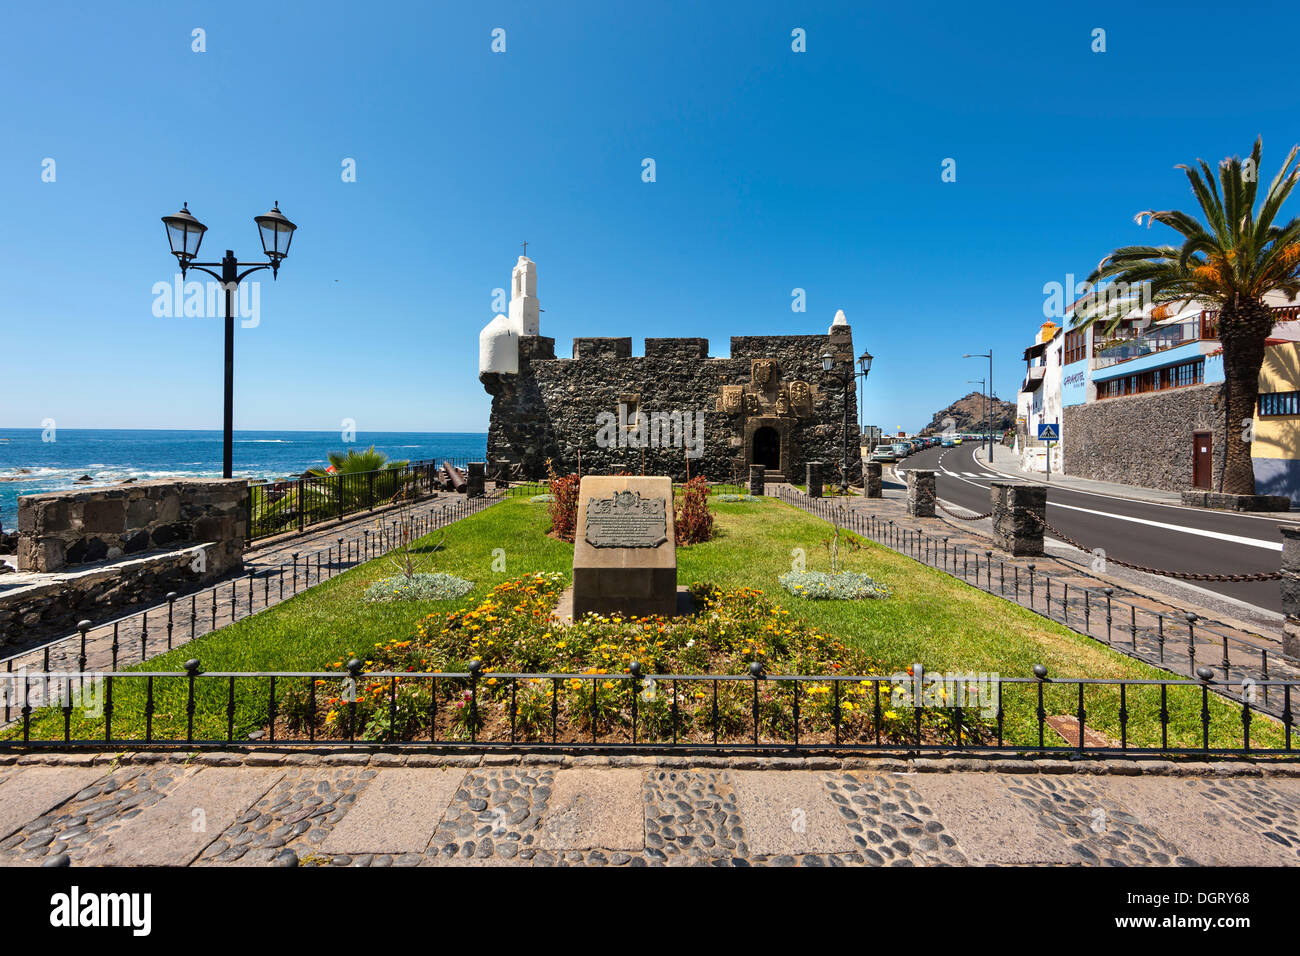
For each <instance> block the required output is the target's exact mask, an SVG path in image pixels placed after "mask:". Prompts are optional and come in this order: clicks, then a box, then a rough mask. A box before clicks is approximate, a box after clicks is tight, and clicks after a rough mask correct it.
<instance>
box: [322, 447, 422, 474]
mask: <svg viewBox="0 0 1300 956" xmlns="http://www.w3.org/2000/svg"><path fill="white" fill-rule="evenodd" d="M328 457H329V463H330V465H332V466H333V468H334V470H333V471H332V472H327V471H326V470H325V469H323V468H312V469H310V471H311V473H312V474H313V475H317V476H319V477H324V476H325V475H327V474H334V475H357V474H361V473H362V472H366V471H384V470H386V469H393V468H405V467H406V462H404V461H389V460H388V456H387V455H385V454H384V453H383V452H382V451H375V446H374V445H371V446H370V447H369V448H367V449H366V450H365V451H357V450H356V449H354V448H349V449H348V452H347V454H346V455H345V454H343V452H341V451H332V452H330V453H329V456H328Z"/></svg>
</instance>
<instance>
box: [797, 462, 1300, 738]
mask: <svg viewBox="0 0 1300 956" xmlns="http://www.w3.org/2000/svg"><path fill="white" fill-rule="evenodd" d="M778 496H779V497H780V498H781V500H783V501H785V502H787V503H788V504H792V505H794V506H795V507H798V508H801V509H803V510H805V511H808V512H811V513H812V514H815V515H817V516H818V517H819V518H822V519H823V520H825V521H829V522H832V523H838V524H840V525H841V526H842V527H844V528H846V529H847V530H849V531H851V532H853V533H854V534H858V535H861V536H862V537H864V538H869V539H871V540H873V541H875V542H877V543H878V544H881V545H884V546H885V547H887V548H890V549H891V550H894V551H897V552H899V553H901V554H905V555H907V556H908V557H911V558H913V559H914V560H916V561H919V562H921V563H922V564H925V565H928V566H929V567H932V568H936V569H938V570H942V571H944V572H946V573H948V574H951V575H952V576H954V577H957V578H960V579H961V580H962V581H964V582H965V583H967V584H970V585H972V586H974V587H977V588H979V589H980V590H982V591H986V592H988V593H989V594H995V595H997V596H999V597H1003V598H1007V599H1008V600H1011V601H1014V602H1015V603H1017V604H1020V605H1021V606H1022V607H1026V608H1028V609H1029V610H1032V611H1034V612H1036V613H1038V614H1041V615H1042V616H1043V617H1046V618H1048V619H1049V620H1053V621H1056V622H1057V623H1060V624H1064V625H1065V626H1066V627H1069V628H1071V629H1072V630H1074V631H1077V632H1078V633H1080V634H1084V635H1086V636H1088V637H1092V638H1094V639H1096V640H1099V641H1101V642H1102V643H1104V644H1106V645H1108V646H1110V647H1112V648H1114V649H1115V650H1118V651H1121V652H1122V653H1124V654H1126V655H1127V656H1129V657H1132V658H1135V659H1137V660H1140V661H1142V662H1143V663H1147V664H1151V665H1154V666H1157V667H1162V668H1166V669H1168V670H1172V671H1175V672H1177V673H1182V674H1185V675H1187V676H1189V677H1190V676H1193V675H1195V674H1197V673H1199V669H1200V668H1201V667H1202V666H1208V667H1210V668H1212V670H1213V671H1214V672H1217V673H1218V675H1219V676H1220V679H1221V682H1222V683H1223V684H1224V685H1227V686H1236V687H1237V689H1238V692H1246V691H1253V692H1256V693H1258V694H1260V695H1261V699H1260V709H1262V710H1264V711H1267V712H1269V713H1273V714H1280V713H1281V711H1280V709H1279V708H1280V707H1281V702H1280V701H1278V700H1276V699H1274V693H1273V691H1271V689H1270V688H1271V687H1273V686H1274V684H1273V682H1272V679H1273V678H1280V679H1283V680H1296V679H1300V669H1297V668H1296V667H1294V666H1293V665H1291V664H1289V663H1288V662H1286V661H1285V660H1282V659H1280V655H1279V653H1278V646H1277V644H1276V643H1273V644H1272V645H1271V646H1270V643H1269V642H1268V641H1267V640H1266V639H1262V638H1261V639H1260V640H1259V641H1252V640H1249V639H1247V638H1244V637H1242V636H1241V635H1239V634H1232V633H1228V632H1226V631H1224V630H1221V629H1220V628H1218V627H1216V626H1215V625H1214V622H1211V621H1206V620H1203V619H1202V618H1201V617H1200V616H1199V615H1197V614H1195V613H1193V612H1190V611H1186V612H1172V613H1171V612H1169V611H1167V610H1161V609H1159V608H1156V607H1151V606H1150V605H1149V604H1141V603H1138V602H1137V601H1134V600H1129V599H1127V598H1125V597H1124V596H1122V595H1120V594H1117V593H1116V589H1115V588H1112V587H1083V586H1080V585H1079V584H1078V583H1077V582H1076V583H1074V584H1071V583H1069V581H1066V580H1059V578H1060V577H1061V576H1060V575H1054V574H1051V573H1049V572H1046V571H1044V570H1042V569H1040V568H1038V567H1037V565H1036V563H1035V562H1033V561H1028V562H1026V561H1009V560H1007V559H1006V558H1005V557H1004V556H1003V555H1000V554H998V553H996V552H994V551H993V550H992V549H990V548H984V547H980V548H971V547H967V546H966V545H964V544H962V543H960V542H958V541H956V540H952V539H953V536H952V535H951V534H943V533H931V532H927V531H925V530H924V529H921V528H917V527H914V526H911V525H909V524H907V523H904V522H902V521H897V520H894V519H890V518H883V517H880V516H878V515H875V514H872V513H863V512H862V511H860V510H856V509H852V508H847V507H842V505H841V503H832V502H831V501H829V500H826V499H818V498H809V497H808V496H807V495H805V494H802V493H800V492H797V491H791V490H789V489H786V488H782V489H779V491H778Z"/></svg>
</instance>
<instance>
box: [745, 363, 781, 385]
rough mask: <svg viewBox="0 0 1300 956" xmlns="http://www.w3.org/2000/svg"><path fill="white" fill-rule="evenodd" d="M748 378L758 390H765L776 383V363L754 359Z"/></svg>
mask: <svg viewBox="0 0 1300 956" xmlns="http://www.w3.org/2000/svg"><path fill="white" fill-rule="evenodd" d="M750 378H751V380H752V381H753V383H754V385H755V386H756V387H758V388H767V387H768V386H769V385H772V384H773V383H774V382H775V381H776V363H775V362H773V361H772V360H771V359H754V364H753V366H752V367H751V370H750Z"/></svg>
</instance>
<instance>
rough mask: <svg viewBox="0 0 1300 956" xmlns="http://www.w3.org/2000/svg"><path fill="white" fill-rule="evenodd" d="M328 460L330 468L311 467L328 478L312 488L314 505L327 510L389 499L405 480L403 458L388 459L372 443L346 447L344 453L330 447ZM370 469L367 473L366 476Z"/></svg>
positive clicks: (319, 476) (369, 504)
mask: <svg viewBox="0 0 1300 956" xmlns="http://www.w3.org/2000/svg"><path fill="white" fill-rule="evenodd" d="M329 462H330V465H331V466H333V469H334V470H333V471H326V470H325V469H323V468H311V469H309V472H310V473H311V474H312V475H315V476H316V477H318V478H331V479H333V480H332V481H329V482H328V483H318V487H316V488H314V489H312V494H313V495H314V496H315V499H316V500H315V501H314V502H313V505H312V506H313V507H315V508H317V509H319V510H321V511H322V512H324V513H326V514H333V513H335V512H339V511H356V510H359V509H360V508H363V507H368V506H372V505H375V504H377V503H379V502H383V501H388V500H391V499H392V498H394V497H396V496H397V495H398V494H400V493H401V492H402V491H403V489H404V487H405V486H406V483H407V477H408V476H406V475H405V474H403V473H402V470H403V469H404V468H405V467H406V465H407V463H406V462H405V461H389V460H388V456H387V455H385V454H384V453H383V452H382V451H375V446H374V445H371V446H370V447H369V448H367V449H366V450H365V451H356V450H355V449H348V452H347V454H346V455H345V454H343V453H342V452H338V451H332V452H330V453H329ZM368 473H369V477H366V476H367V474H368Z"/></svg>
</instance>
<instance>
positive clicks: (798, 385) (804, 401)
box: [790, 382, 812, 416]
mask: <svg viewBox="0 0 1300 956" xmlns="http://www.w3.org/2000/svg"><path fill="white" fill-rule="evenodd" d="M790 406H791V409H792V410H793V412H794V413H795V414H796V415H801V416H802V415H811V414H812V389H811V388H809V387H808V383H807V382H791V383H790Z"/></svg>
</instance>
